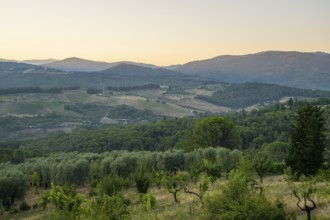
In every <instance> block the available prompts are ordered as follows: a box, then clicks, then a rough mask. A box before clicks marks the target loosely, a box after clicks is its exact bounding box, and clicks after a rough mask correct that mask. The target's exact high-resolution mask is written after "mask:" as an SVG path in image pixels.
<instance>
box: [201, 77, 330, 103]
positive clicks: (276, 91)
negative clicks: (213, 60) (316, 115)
mask: <svg viewBox="0 0 330 220" xmlns="http://www.w3.org/2000/svg"><path fill="white" fill-rule="evenodd" d="M283 97H312V98H319V97H330V92H328V91H321V90H307V89H298V88H290V87H285V86H279V85H272V84H262V83H243V84H230V85H229V86H227V87H224V89H222V90H218V91H215V92H214V93H213V94H212V96H202V95H199V96H197V98H199V99H202V100H204V101H207V102H211V103H214V104H217V105H222V106H228V107H231V108H246V107H249V106H251V105H255V104H258V103H262V104H264V103H265V102H266V103H267V104H268V105H269V104H272V102H276V101H277V100H279V99H281V98H283Z"/></svg>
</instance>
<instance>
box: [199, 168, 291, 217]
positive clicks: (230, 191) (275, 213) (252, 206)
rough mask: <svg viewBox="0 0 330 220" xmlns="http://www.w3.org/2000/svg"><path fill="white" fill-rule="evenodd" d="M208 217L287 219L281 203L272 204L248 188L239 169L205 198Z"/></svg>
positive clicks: (246, 179) (245, 176) (245, 179)
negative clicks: (220, 187) (219, 187)
mask: <svg viewBox="0 0 330 220" xmlns="http://www.w3.org/2000/svg"><path fill="white" fill-rule="evenodd" d="M205 204H206V210H207V213H206V216H207V218H208V219H212V220H213V219H221V220H227V219H228V220H231V219H237V220H248V219H251V220H255V219H269V220H272V219H287V216H286V214H285V213H284V211H283V208H282V206H281V204H276V205H274V204H272V203H270V202H269V201H268V200H267V199H266V198H265V197H264V196H262V195H259V194H257V193H256V192H254V191H253V190H252V189H251V188H249V179H248V177H247V175H246V174H244V173H243V172H240V171H236V172H235V173H232V176H231V179H230V181H229V182H228V184H227V185H226V186H225V187H224V188H223V190H222V191H221V192H220V193H218V194H214V195H212V196H209V197H208V198H206V203H205Z"/></svg>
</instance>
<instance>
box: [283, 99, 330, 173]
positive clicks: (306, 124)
mask: <svg viewBox="0 0 330 220" xmlns="http://www.w3.org/2000/svg"><path fill="white" fill-rule="evenodd" d="M297 113H298V114H297V116H296V119H295V124H294V125H293V129H292V137H291V144H290V147H289V158H288V160H287V165H289V166H290V167H291V168H292V170H293V171H294V172H296V173H298V174H299V175H301V174H304V175H306V176H311V175H314V174H315V173H316V171H317V170H318V169H319V168H320V166H321V164H322V162H323V152H324V149H325V135H324V130H325V128H324V119H323V117H322V113H323V111H322V110H321V108H320V107H317V106H312V105H310V104H307V105H306V106H304V107H302V108H301V109H300V110H298V112H297Z"/></svg>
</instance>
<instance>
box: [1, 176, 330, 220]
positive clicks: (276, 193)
mask: <svg viewBox="0 0 330 220" xmlns="http://www.w3.org/2000/svg"><path fill="white" fill-rule="evenodd" d="M226 181H227V180H226V179H224V178H222V179H220V180H217V181H216V182H215V183H213V184H211V185H210V188H209V190H208V191H207V192H206V194H205V197H207V196H211V195H212V194H213V193H215V192H218V191H220V190H221V189H222V188H223V186H224V184H226ZM263 186H264V187H265V192H264V193H265V196H266V197H267V199H268V200H269V201H271V202H274V203H275V202H276V201H280V202H281V203H282V204H283V207H284V210H285V211H286V212H287V213H289V214H293V215H294V216H296V217H297V219H298V220H299V219H301V220H302V219H306V214H305V213H304V212H303V211H301V210H300V209H299V208H298V207H297V206H296V203H297V200H296V198H295V197H294V196H293V194H292V192H291V191H290V189H289V187H288V184H287V183H286V182H285V181H284V180H283V178H282V176H280V175H277V176H275V175H273V176H268V177H266V178H265V179H264V183H263ZM188 188H189V189H190V190H192V191H196V192H197V191H198V189H197V188H198V184H196V185H195V184H193V183H190V184H189V185H188ZM316 188H317V189H318V191H317V192H316V193H314V194H312V198H313V199H314V200H315V202H316V204H317V209H315V210H314V211H312V219H317V220H321V219H330V196H329V195H326V194H325V193H324V189H325V184H324V183H318V184H317V185H316ZM87 191H88V190H87V188H86V187H85V188H81V189H79V192H80V193H84V194H87V193H88V192H87ZM150 192H151V193H152V194H153V195H154V196H155V197H156V207H155V208H153V209H151V210H149V211H146V209H145V208H144V207H142V205H141V204H140V196H139V194H138V193H137V191H136V189H135V188H129V189H127V190H125V191H124V192H123V195H124V196H125V197H126V198H128V199H129V200H130V201H131V207H132V209H131V211H132V219H136V220H145V219H173V220H175V219H177V220H180V219H196V220H200V219H205V212H204V211H205V209H204V208H203V206H202V204H201V202H200V200H199V199H198V198H197V197H196V196H193V195H189V194H186V193H184V192H183V191H181V192H180V193H179V194H178V199H179V201H180V202H179V203H175V202H174V200H173V196H172V194H170V193H169V192H168V191H167V190H166V189H164V188H161V189H158V188H156V187H153V188H152V189H151V190H150ZM39 195H40V194H38V195H36V194H34V193H33V192H32V191H31V192H29V194H28V196H27V202H28V203H29V204H30V205H32V204H33V203H35V202H36V199H37V197H38V196H39ZM52 214H53V211H52V210H51V209H50V210H48V211H47V212H44V211H42V210H41V209H37V210H30V211H28V212H24V213H18V214H12V215H9V216H7V217H5V218H4V219H5V220H7V219H8V220H9V219H25V220H32V219H33V220H42V219H48V218H49V216H50V215H52ZM0 217H1V216H0Z"/></svg>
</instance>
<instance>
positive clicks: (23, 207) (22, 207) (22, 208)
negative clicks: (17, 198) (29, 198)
mask: <svg viewBox="0 0 330 220" xmlns="http://www.w3.org/2000/svg"><path fill="white" fill-rule="evenodd" d="M30 209H31V206H29V204H27V202H26V201H25V200H24V201H22V202H21V203H20V204H19V210H20V211H21V212H25V211H27V210H30Z"/></svg>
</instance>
